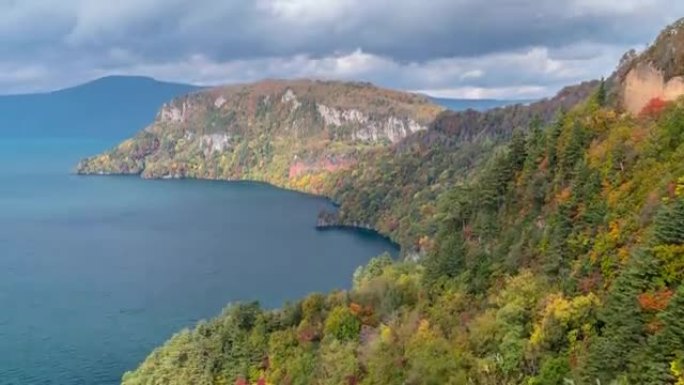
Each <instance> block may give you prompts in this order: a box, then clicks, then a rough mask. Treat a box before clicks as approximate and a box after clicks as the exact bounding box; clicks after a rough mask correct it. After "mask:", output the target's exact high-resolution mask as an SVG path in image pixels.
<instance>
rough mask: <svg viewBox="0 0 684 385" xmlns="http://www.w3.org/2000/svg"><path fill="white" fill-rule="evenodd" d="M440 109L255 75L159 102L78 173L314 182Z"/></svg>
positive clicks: (403, 97)
mask: <svg viewBox="0 0 684 385" xmlns="http://www.w3.org/2000/svg"><path fill="white" fill-rule="evenodd" d="M441 111H442V108H441V107H438V106H436V105H434V104H432V103H430V102H429V101H428V99H427V98H424V97H422V96H418V95H413V94H408V93H402V92H397V91H390V90H384V89H380V88H376V87H373V86H371V85H369V84H365V83H340V82H321V81H308V80H300V81H275V80H271V81H263V82H259V83H255V84H248V85H236V86H228V87H222V88H215V89H211V90H207V91H202V92H197V93H193V94H190V95H187V96H184V97H181V98H177V99H175V100H173V101H171V102H169V103H167V104H165V105H164V106H163V107H162V108H161V110H160V111H159V113H158V115H157V118H156V120H155V122H154V123H153V124H152V125H150V126H149V127H147V128H146V129H144V130H143V131H142V132H140V133H139V134H137V135H136V136H135V137H134V138H132V139H129V140H127V141H125V142H123V143H121V144H120V145H119V146H117V147H116V148H114V149H112V150H111V151H109V152H107V153H104V154H101V155H98V156H95V157H92V158H89V159H85V160H83V161H82V162H81V163H80V164H79V165H78V168H77V171H78V172H79V173H81V174H141V175H142V176H143V177H145V178H183V177H190V178H205V179H226V180H231V179H250V180H260V181H266V182H270V183H273V184H275V185H278V186H284V187H291V188H298V189H301V190H306V191H311V192H320V188H321V183H316V182H315V180H313V181H312V177H314V179H315V176H316V175H317V174H319V173H323V172H331V171H335V170H339V169H343V168H348V167H350V166H351V165H353V164H354V163H355V162H356V159H357V158H358V157H359V155H360V154H361V153H364V152H367V151H369V150H372V149H377V148H382V147H387V146H388V145H391V144H392V143H396V142H398V141H400V140H401V139H403V138H405V137H406V136H408V135H410V134H412V133H414V132H417V131H422V130H426V129H427V126H428V124H429V123H430V122H431V121H432V120H434V118H435V117H436V116H437V115H438V114H439V113H440V112H441Z"/></svg>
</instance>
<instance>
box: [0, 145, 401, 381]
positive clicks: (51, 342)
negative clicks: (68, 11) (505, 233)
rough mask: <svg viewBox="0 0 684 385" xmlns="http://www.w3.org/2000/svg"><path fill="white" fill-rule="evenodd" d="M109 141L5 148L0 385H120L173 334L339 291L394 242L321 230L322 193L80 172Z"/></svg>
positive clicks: (0, 159) (0, 188)
mask: <svg viewBox="0 0 684 385" xmlns="http://www.w3.org/2000/svg"><path fill="white" fill-rule="evenodd" d="M111 144H112V141H94V140H64V139H60V140H48V139H41V140H0V309H2V310H0V384H3V385H5V384H21V385H32V384H59V385H76V384H84V385H92V384H104V385H109V384H117V383H119V380H120V378H121V375H122V374H123V372H124V371H125V370H130V369H133V368H135V366H136V365H137V364H138V363H139V362H140V361H141V360H142V359H143V358H144V357H145V356H146V355H147V354H148V353H149V352H150V351H151V350H152V349H153V348H154V347H156V346H158V345H160V344H161V343H163V342H164V341H165V340H166V339H167V338H169V337H170V336H171V335H172V333H174V332H176V331H178V330H179V329H181V328H183V327H190V326H192V325H193V324H194V323H195V322H197V321H198V320H199V319H203V318H209V317H212V316H215V315H217V314H218V313H220V311H221V309H222V308H223V307H225V305H226V304H228V303H230V302H235V301H252V300H258V301H259V302H261V303H262V305H263V306H265V307H277V306H280V305H281V304H283V303H284V302H285V301H287V300H292V299H296V298H299V297H301V296H303V295H305V294H307V293H309V292H312V291H329V290H332V289H336V288H347V287H349V285H350V282H351V277H352V273H353V271H354V269H355V268H356V267H357V266H359V265H362V264H364V263H366V262H367V261H368V259H370V258H371V257H373V256H375V255H378V254H381V253H382V252H385V251H388V252H391V253H393V254H396V253H397V251H398V250H397V249H396V247H395V246H394V245H393V244H391V243H390V242H389V241H387V240H386V239H384V238H382V237H381V236H379V235H375V234H372V233H368V232H359V231H348V230H332V231H317V230H316V229H315V224H316V216H317V213H318V212H319V210H321V209H322V208H329V207H331V204H330V203H329V202H328V201H327V200H326V199H324V198H319V197H315V196H310V195H306V194H300V193H297V192H292V191H285V190H281V189H277V188H274V187H271V186H268V185H264V184H258V183H242V182H231V183H228V182H206V181H192V180H165V181H154V180H153V181H145V180H141V179H139V178H137V177H82V176H76V175H73V174H71V173H70V172H69V171H70V168H71V167H72V166H73V165H74V164H76V162H77V160H78V159H79V158H81V157H83V156H86V155H89V154H94V153H97V152H99V151H102V150H103V149H105V148H107V147H109V146H110V145H111Z"/></svg>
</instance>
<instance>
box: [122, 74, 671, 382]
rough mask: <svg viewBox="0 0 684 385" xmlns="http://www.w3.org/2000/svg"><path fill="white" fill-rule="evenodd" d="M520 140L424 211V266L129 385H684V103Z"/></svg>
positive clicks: (532, 128)
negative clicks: (428, 227) (427, 219)
mask: <svg viewBox="0 0 684 385" xmlns="http://www.w3.org/2000/svg"><path fill="white" fill-rule="evenodd" d="M523 128H524V130H521V131H517V132H515V133H513V134H512V135H510V136H509V139H508V140H507V143H506V144H505V145H503V146H497V145H495V144H492V149H491V151H492V152H491V154H493V155H492V156H491V157H490V159H489V160H488V161H486V162H479V163H478V164H474V165H473V168H472V170H471V171H470V172H469V173H467V177H465V178H461V179H459V180H454V185H451V186H448V188H445V192H444V193H443V194H439V196H438V197H431V199H432V198H435V199H437V200H438V203H437V204H435V205H434V207H432V208H431V209H430V213H431V217H432V218H434V223H435V225H434V229H433V230H432V232H433V233H434V237H428V238H427V239H424V240H423V241H422V243H423V244H422V247H423V249H424V250H425V252H426V255H425V257H424V258H422V260H421V261H420V263H417V262H408V261H403V262H394V261H392V260H391V259H390V258H389V257H387V256H382V257H378V258H375V259H374V260H372V261H371V262H370V263H369V264H368V265H367V266H365V267H363V268H360V269H359V270H358V271H357V272H356V274H355V275H354V280H353V288H352V289H351V290H349V291H348V292H334V293H331V294H328V295H322V294H312V295H310V296H309V297H307V298H305V299H304V300H302V301H300V302H297V303H294V304H290V305H287V306H285V307H283V308H282V309H280V310H276V311H265V310H262V309H260V308H259V306H258V305H257V304H242V305H234V306H231V307H229V308H228V309H227V310H226V311H225V313H224V314H223V315H221V316H219V317H217V318H216V319H213V320H211V321H208V322H204V323H201V324H200V325H198V326H197V327H196V328H195V329H193V330H186V331H183V332H181V333H179V334H177V335H176V336H174V337H173V338H172V339H171V340H170V341H169V342H168V343H167V344H166V345H164V346H163V347H161V348H159V349H157V350H156V351H155V352H154V353H152V354H151V355H150V356H149V357H148V358H147V360H146V361H145V362H144V363H143V364H142V365H141V366H140V367H139V368H138V369H137V370H136V371H134V372H131V373H127V374H126V375H125V376H124V380H123V382H124V384H127V385H133V384H162V383H163V384H183V385H186V384H249V383H261V384H378V385H380V384H383V385H384V384H466V383H467V384H482V385H487V384H492V385H493V384H529V385H532V384H545V385H546V384H573V383H574V384H598V383H600V384H611V383H615V384H682V383H684V321H683V320H684V318H683V316H684V286H682V285H681V283H682V279H683V278H684V262H683V261H684V101H680V102H677V103H670V104H666V105H664V106H663V108H659V109H656V110H651V109H649V110H645V111H644V113H643V114H642V115H640V116H638V117H632V116H630V115H627V114H621V113H619V112H618V111H616V110H615V109H613V108H612V107H610V106H607V103H606V95H605V92H604V90H602V87H600V88H599V90H598V91H597V92H596V94H595V95H594V96H593V97H592V98H590V99H589V100H588V101H587V102H586V103H584V104H582V105H581V106H578V107H577V108H574V109H572V110H570V111H568V112H567V113H561V114H559V115H558V116H557V119H555V121H554V122H553V123H551V124H548V125H545V126H542V125H540V124H535V123H534V122H532V123H530V124H529V125H528V126H527V127H523ZM382 167H387V169H386V170H382V172H380V173H379V175H392V173H401V172H403V171H401V170H410V169H411V167H412V166H411V165H410V164H408V163H392V162H390V161H388V162H386V163H382ZM415 167H417V168H418V169H420V167H421V166H420V165H415ZM428 177H429V174H428ZM376 186H377V187H378V188H379V189H382V188H383V187H382V185H380V184H376ZM394 188H396V185H395V186H394ZM384 193H385V192H383V194H384ZM387 193H389V192H387ZM417 200H418V201H420V199H418V198H417ZM416 215H418V216H420V215H424V212H419V213H418V214H416ZM410 221H411V219H409V222H410Z"/></svg>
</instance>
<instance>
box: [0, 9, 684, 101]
mask: <svg viewBox="0 0 684 385" xmlns="http://www.w3.org/2000/svg"><path fill="white" fill-rule="evenodd" d="M680 15H681V16H684V2H679V1H677V2H673V1H672V0H566V1H562V2H560V1H557V0H490V1H486V2H484V1H480V0H430V1H425V0H391V1H390V0H327V1H324V0H232V1H231V0H194V1H188V0H116V1H104V0H61V1H56V0H23V1H20V0H0V93H4V94H7V93H16V92H33V91H44V90H51V89H56V88H61V87H65V86H69V85H73V84H77V83H80V82H83V81H87V80H90V79H93V78H96V77H100V76H105V75H110V74H132V75H146V76H152V77H155V78H158V79H162V80H168V81H178V82H191V83H196V84H203V85H213V84H223V83H234V82H248V81H254V80H258V79H262V78H294V77H316V78H326V79H344V80H364V81H371V82H374V83H377V84H380V85H383V86H386V87H392V88H400V89H407V90H420V91H425V92H428V93H431V94H433V95H438V96H451V97H486V98H532V97H539V96H545V95H548V94H551V93H553V92H554V91H555V90H557V89H558V88H560V87H561V86H563V85H566V84H569V83H574V82H577V81H581V80H586V79H591V78H596V77H600V76H604V75H608V74H609V73H610V71H611V70H612V69H613V68H614V66H615V65H616V63H617V61H618V59H619V58H620V56H621V55H622V53H624V52H625V51H626V50H627V49H629V48H643V47H644V46H645V45H646V44H647V43H648V42H649V41H651V40H653V39H654V38H655V36H656V34H657V33H658V31H659V30H660V29H661V28H663V27H664V26H665V25H667V24H669V23H671V22H673V21H675V19H676V18H678V16H680Z"/></svg>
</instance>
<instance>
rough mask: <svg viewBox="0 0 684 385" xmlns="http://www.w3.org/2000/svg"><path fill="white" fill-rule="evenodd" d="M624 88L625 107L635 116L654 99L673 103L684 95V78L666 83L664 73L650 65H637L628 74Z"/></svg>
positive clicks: (675, 78) (680, 77)
mask: <svg viewBox="0 0 684 385" xmlns="http://www.w3.org/2000/svg"><path fill="white" fill-rule="evenodd" d="M623 86H624V93H623V100H622V102H623V105H624V107H625V109H626V110H627V111H629V112H630V113H632V114H635V115H636V114H639V113H640V112H641V111H642V110H643V109H644V107H645V106H646V105H647V104H648V103H649V102H650V101H651V100H653V99H662V100H664V101H672V100H676V99H677V98H679V97H680V96H682V95H684V77H682V76H675V77H673V78H671V79H669V80H667V81H666V80H665V75H664V74H663V72H662V71H661V70H659V69H657V68H655V67H654V66H653V64H650V63H639V64H637V66H636V67H634V68H633V69H632V70H630V71H629V72H628V73H627V77H626V78H625V81H624V85H623Z"/></svg>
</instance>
